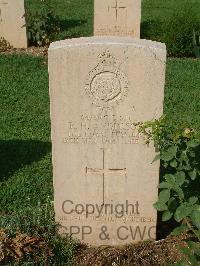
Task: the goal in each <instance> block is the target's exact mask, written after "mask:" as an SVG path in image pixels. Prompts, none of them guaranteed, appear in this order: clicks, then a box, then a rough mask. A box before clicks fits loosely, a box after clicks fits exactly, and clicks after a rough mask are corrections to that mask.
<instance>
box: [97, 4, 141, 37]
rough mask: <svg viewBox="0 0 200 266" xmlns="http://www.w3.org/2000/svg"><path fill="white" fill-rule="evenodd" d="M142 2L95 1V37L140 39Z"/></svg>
mask: <svg viewBox="0 0 200 266" xmlns="http://www.w3.org/2000/svg"><path fill="white" fill-rule="evenodd" d="M140 22H141V0H95V1H94V35H95V36H105V35H108V36H131V37H138V38H140Z"/></svg>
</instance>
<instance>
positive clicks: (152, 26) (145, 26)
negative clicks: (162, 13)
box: [141, 20, 164, 41]
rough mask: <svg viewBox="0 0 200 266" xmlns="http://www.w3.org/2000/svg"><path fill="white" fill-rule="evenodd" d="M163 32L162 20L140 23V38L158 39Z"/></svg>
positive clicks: (161, 36)
mask: <svg viewBox="0 0 200 266" xmlns="http://www.w3.org/2000/svg"><path fill="white" fill-rule="evenodd" d="M163 34H164V25H163V22H162V21H155V20H148V21H143V22H142V23H141V39H151V40H157V41H160V40H161V39H162V38H163Z"/></svg>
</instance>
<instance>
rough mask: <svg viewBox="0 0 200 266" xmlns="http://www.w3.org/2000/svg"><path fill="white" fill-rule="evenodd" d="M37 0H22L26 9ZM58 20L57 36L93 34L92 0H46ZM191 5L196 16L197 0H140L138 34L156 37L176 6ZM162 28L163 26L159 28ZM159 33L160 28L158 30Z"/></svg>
mask: <svg viewBox="0 0 200 266" xmlns="http://www.w3.org/2000/svg"><path fill="white" fill-rule="evenodd" d="M40 2H41V0H26V6H27V10H30V11H36V10H40ZM48 2H49V3H50V5H51V6H52V7H53V9H54V12H55V13H56V14H57V15H58V16H59V18H60V20H61V25H62V27H61V33H60V36H59V39H64V38H71V37H80V36H92V35H93V13H94V12H93V0H65V1H63V0H49V1H48ZM189 4H190V5H192V6H193V7H194V10H196V13H197V14H198V17H199V20H200V3H199V0H142V23H141V32H142V37H144V38H148V39H155V40H156V39H157V40H159V39H160V38H158V32H157V31H158V29H159V30H160V27H162V25H161V23H162V22H163V21H166V20H168V19H170V17H172V16H173V15H174V12H176V11H177V10H179V9H180V10H182V9H185V7H186V6H185V5H189ZM161 31H164V28H163V29H162V28H161ZM162 34H163V32H162Z"/></svg>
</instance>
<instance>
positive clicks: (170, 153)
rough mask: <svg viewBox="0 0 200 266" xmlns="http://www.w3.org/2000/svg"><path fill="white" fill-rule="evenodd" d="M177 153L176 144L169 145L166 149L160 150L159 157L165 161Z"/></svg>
mask: <svg viewBox="0 0 200 266" xmlns="http://www.w3.org/2000/svg"><path fill="white" fill-rule="evenodd" d="M176 153H177V146H171V147H169V148H168V150H167V151H164V152H162V154H161V159H162V160H163V161H165V162H168V161H171V160H172V159H173V158H174V157H175V156H176Z"/></svg>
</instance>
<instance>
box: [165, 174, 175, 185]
mask: <svg viewBox="0 0 200 266" xmlns="http://www.w3.org/2000/svg"><path fill="white" fill-rule="evenodd" d="M164 178H165V180H166V181H167V183H169V184H170V185H171V186H172V187H173V186H174V184H175V177H174V175H171V174H168V175H165V176H164Z"/></svg>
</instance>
